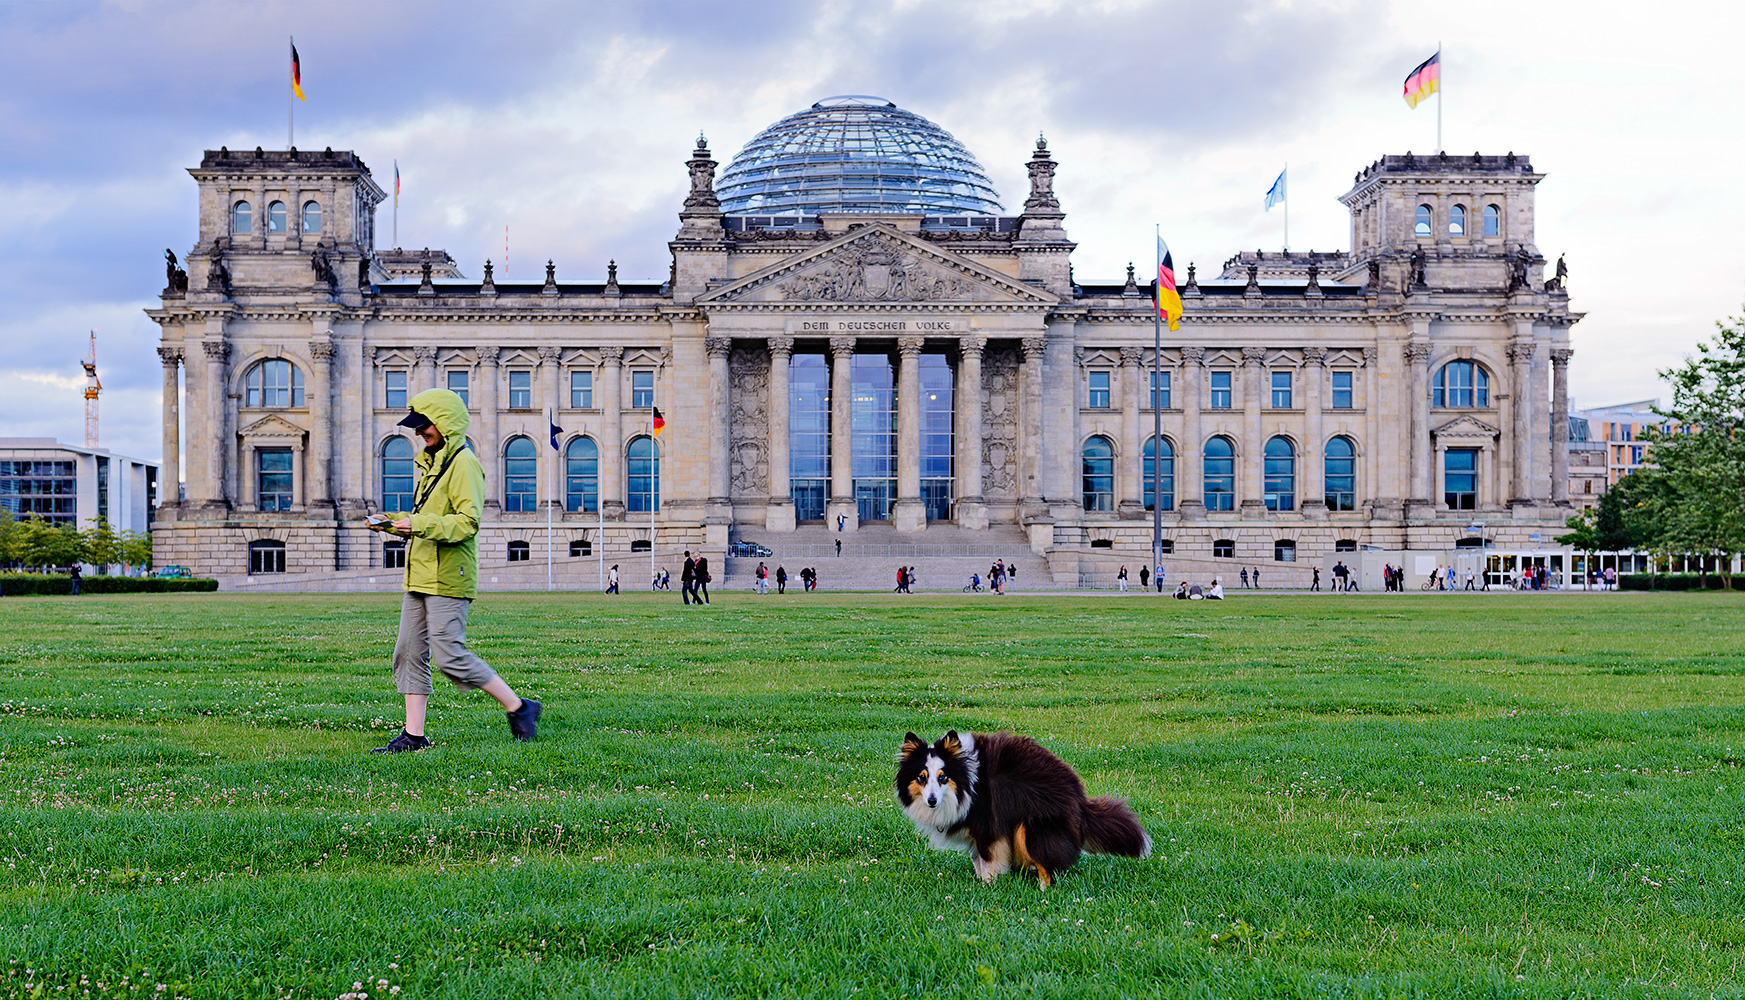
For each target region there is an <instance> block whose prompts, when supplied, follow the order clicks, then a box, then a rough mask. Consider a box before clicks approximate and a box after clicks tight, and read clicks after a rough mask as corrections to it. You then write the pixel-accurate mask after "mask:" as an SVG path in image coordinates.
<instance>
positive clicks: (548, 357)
mask: <svg viewBox="0 0 1745 1000" xmlns="http://www.w3.org/2000/svg"><path fill="white" fill-rule="evenodd" d="M562 358H563V348H561V347H554V346H551V345H547V346H545V347H541V348H540V349H539V363H540V364H543V365H555V364H557V363H558V361H560V360H562Z"/></svg>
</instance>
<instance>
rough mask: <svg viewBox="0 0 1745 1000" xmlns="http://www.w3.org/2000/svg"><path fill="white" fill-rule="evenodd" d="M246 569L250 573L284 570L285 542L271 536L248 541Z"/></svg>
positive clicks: (280, 571) (281, 571) (279, 571)
mask: <svg viewBox="0 0 1745 1000" xmlns="http://www.w3.org/2000/svg"><path fill="white" fill-rule="evenodd" d="M248 571H249V572H250V573H283V572H284V571H285V543H284V542H281V541H277V540H275V539H271V538H262V539H260V540H259V541H254V542H249V543H248Z"/></svg>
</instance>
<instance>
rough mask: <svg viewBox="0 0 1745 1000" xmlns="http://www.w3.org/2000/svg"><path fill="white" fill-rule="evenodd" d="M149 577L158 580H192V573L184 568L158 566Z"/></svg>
mask: <svg viewBox="0 0 1745 1000" xmlns="http://www.w3.org/2000/svg"><path fill="white" fill-rule="evenodd" d="M151 575H152V576H155V577H157V578H158V579H160V580H192V579H193V578H194V571H193V570H191V569H189V568H188V567H186V566H159V567H158V568H157V569H155V570H153V571H152V574H151Z"/></svg>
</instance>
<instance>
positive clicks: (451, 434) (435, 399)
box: [406, 389, 469, 462]
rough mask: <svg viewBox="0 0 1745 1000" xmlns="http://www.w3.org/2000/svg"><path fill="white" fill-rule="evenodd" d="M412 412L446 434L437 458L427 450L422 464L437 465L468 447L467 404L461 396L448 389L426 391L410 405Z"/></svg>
mask: <svg viewBox="0 0 1745 1000" xmlns="http://www.w3.org/2000/svg"><path fill="white" fill-rule="evenodd" d="M406 408H407V409H408V410H411V411H413V412H416V413H421V414H423V415H424V416H426V417H428V418H429V419H430V422H431V423H433V424H435V425H436V429H437V430H439V431H441V432H442V447H441V448H439V449H437V452H436V454H435V455H430V453H429V452H427V451H425V450H424V449H419V452H418V457H419V458H420V460H425V461H429V462H434V461H435V460H436V459H439V458H446V457H447V456H448V453H449V452H450V451H452V450H455V449H458V448H464V447H466V444H467V425H468V423H469V420H468V417H467V404H465V403H463V402H461V398H460V396H458V395H456V394H455V393H454V392H451V391H450V390H448V389H426V390H424V391H423V392H421V393H419V394H418V395H416V396H413V397H412V401H411V402H410V403H408V404H407V405H406Z"/></svg>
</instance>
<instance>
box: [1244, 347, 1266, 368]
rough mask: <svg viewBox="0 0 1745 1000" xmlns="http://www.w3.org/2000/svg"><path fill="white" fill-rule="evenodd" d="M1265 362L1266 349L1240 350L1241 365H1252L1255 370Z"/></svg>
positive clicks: (1245, 348) (1251, 348)
mask: <svg viewBox="0 0 1745 1000" xmlns="http://www.w3.org/2000/svg"><path fill="white" fill-rule="evenodd" d="M1265 361H1266V348H1264V347H1244V348H1243V349H1242V363H1243V364H1245V365H1252V366H1254V367H1256V368H1259V367H1260V366H1261V365H1262V364H1264V363H1265Z"/></svg>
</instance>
